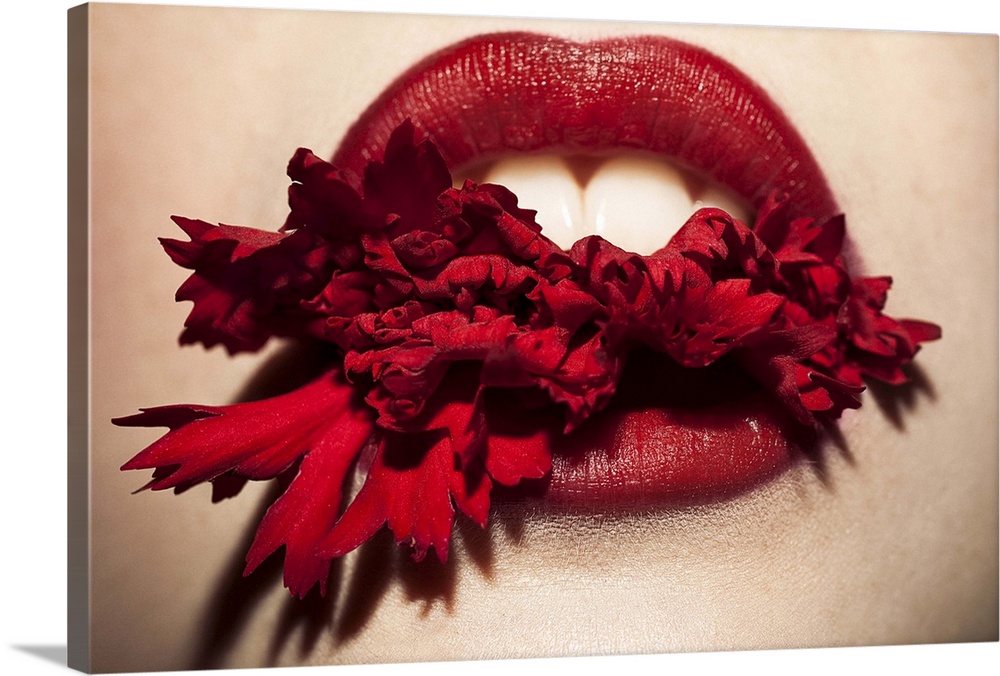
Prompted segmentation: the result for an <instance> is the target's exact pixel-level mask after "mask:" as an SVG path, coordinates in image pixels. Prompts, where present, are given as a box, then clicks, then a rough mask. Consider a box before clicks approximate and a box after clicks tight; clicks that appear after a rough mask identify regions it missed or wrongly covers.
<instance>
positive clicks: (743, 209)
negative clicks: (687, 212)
mask: <svg viewBox="0 0 1000 676" xmlns="http://www.w3.org/2000/svg"><path fill="white" fill-rule="evenodd" d="M695 197H696V199H695V201H694V208H695V209H701V208H702V207H718V208H719V209H723V210H725V211H727V212H728V213H729V215H730V216H732V217H733V218H736V219H738V220H741V221H743V222H744V223H745V224H747V225H753V221H752V220H751V218H750V216H751V214H752V213H753V212H752V210H751V209H750V207H749V205H747V203H746V202H745V201H744V200H743V199H741V198H739V197H736V196H734V195H733V194H732V193H731V192H729V191H728V190H724V189H722V188H717V187H715V186H712V185H706V186H705V187H704V188H703V189H702V190H701V191H700V192H699V193H698V194H697V195H695Z"/></svg>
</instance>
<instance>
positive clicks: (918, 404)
mask: <svg viewBox="0 0 1000 676" xmlns="http://www.w3.org/2000/svg"><path fill="white" fill-rule="evenodd" d="M72 11H73V12H76V17H77V20H78V22H79V24H80V25H84V26H85V37H86V45H87V52H86V53H87V62H86V74H85V75H86V78H85V87H86V94H87V100H88V109H87V113H88V117H87V123H88V135H87V142H88V143H89V162H88V167H87V169H88V172H89V183H88V189H89V193H88V199H89V223H88V224H87V225H88V227H89V229H88V230H87V232H88V234H89V242H88V245H87V246H88V249H87V250H88V252H89V268H88V276H87V284H88V285H89V286H88V289H89V300H90V308H89V309H90V324H89V331H90V333H89V338H90V343H89V345H90V356H89V360H90V361H89V368H90V396H91V405H90V410H89V418H88V425H89V431H88V435H89V436H88V437H87V439H86V446H87V448H88V449H89V455H87V456H86V457H87V462H88V470H89V481H90V484H89V486H90V492H89V500H86V502H85V503H84V504H81V505H80V509H81V510H82V512H81V514H83V515H85V516H86V518H87V519H88V524H89V528H88V529H87V534H88V537H89V540H88V542H87V544H86V546H85V547H83V548H78V549H77V550H75V551H77V552H79V553H78V557H79V558H78V559H77V563H78V564H79V568H78V570H81V571H85V574H84V575H83V580H82V583H80V582H79V581H78V587H79V589H77V590H76V591H78V592H79V591H80V589H85V591H86V594H85V595H81V594H78V595H77V596H76V597H74V596H73V593H72V591H71V613H70V615H71V618H73V617H79V616H80V613H81V612H83V614H84V615H85V616H86V618H87V619H86V626H84V627H80V628H78V629H77V634H76V639H75V643H74V637H73V634H72V632H71V646H70V654H71V656H73V655H84V656H85V657H80V658H76V661H77V663H76V664H75V665H73V666H76V667H78V668H82V669H89V670H93V671H96V672H113V671H156V670H180V669H206V668H233V667H262V666H297V665H326V664H364V663H400V662H427V661H443V660H484V659H497V658H523V657H551V656H570V655H607V654H635V653H667V652H692V651H730V650H748V649H776V648H801V647H819V646H868V645H893V644H912V643H942V642H968V641H995V640H997V631H998V629H997V576H998V562H997V530H998V524H997V493H998V491H997V424H998V420H997V347H996V346H997V340H998V336H997V292H996V289H997V222H998V220H997V201H998V200H997V198H998V195H997V180H998V171H997V154H996V148H997V39H996V36H974V35H944V34H917V33H909V34H907V33H893V32H880V31H866V32H857V31H836V30H808V29H785V28H756V27H754V28H751V27H739V26H694V25H675V24H658V23H623V22H622V23H610V22H586V21H555V20H549V21H542V20H518V19H499V18H470V17H459V16H454V17H445V16H433V17H431V16H413V15H390V14H365V13H345V12H326V11H288V10H264V9H220V8H208V7H169V6H155V5H149V6H143V5H117V4H92V5H89V6H87V7H85V8H78V9H75V10H72ZM71 51H72V50H71ZM71 537H72V536H71ZM72 569H73V566H72V565H71V571H72ZM71 575H72V572H71ZM74 603H75V604H76V605H75V606H72V604H74ZM74 610H75V611H76V612H74ZM71 661H72V659H71Z"/></svg>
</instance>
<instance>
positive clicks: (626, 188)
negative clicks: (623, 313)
mask: <svg viewBox="0 0 1000 676" xmlns="http://www.w3.org/2000/svg"><path fill="white" fill-rule="evenodd" d="M583 204H584V207H583V213H584V218H585V219H586V220H587V223H588V224H590V228H591V230H590V231H591V232H592V233H593V234H596V235H601V236H602V237H604V239H606V240H608V241H610V242H612V243H614V244H615V245H617V246H619V247H621V248H622V249H625V250H626V251H632V252H635V253H639V254H651V253H653V252H654V251H656V250H657V249H659V248H661V247H663V246H664V245H665V244H666V243H667V242H669V241H670V238H671V237H673V235H674V233H675V232H677V231H678V230H680V227H681V226H682V225H684V223H685V221H687V219H688V218H689V217H690V216H691V214H692V213H694V208H693V205H692V201H691V195H690V194H689V193H688V189H687V185H686V183H685V179H684V176H683V174H681V172H680V171H678V170H677V169H676V168H674V167H673V166H671V165H669V164H667V163H666V162H664V161H662V160H657V159H655V158H649V157H637V156H635V157H633V156H622V157H614V158H612V159H610V160H608V161H607V162H605V163H604V164H603V165H602V166H601V167H600V168H599V169H598V170H597V171H596V172H595V173H594V175H593V177H592V178H591V179H590V182H589V183H588V184H587V190H586V194H585V195H584V199H583Z"/></svg>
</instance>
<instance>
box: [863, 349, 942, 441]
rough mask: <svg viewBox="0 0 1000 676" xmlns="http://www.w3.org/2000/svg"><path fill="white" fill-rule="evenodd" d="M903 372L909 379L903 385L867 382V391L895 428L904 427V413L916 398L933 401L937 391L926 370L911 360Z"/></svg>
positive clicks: (908, 410) (908, 411)
mask: <svg viewBox="0 0 1000 676" xmlns="http://www.w3.org/2000/svg"><path fill="white" fill-rule="evenodd" d="M903 373H905V374H906V377H907V378H909V379H910V382H908V383H906V384H904V385H889V384H887V383H882V382H878V381H870V382H868V383H867V385H868V391H869V392H871V394H872V399H874V400H875V403H876V404H877V405H878V407H879V409H880V410H881V411H882V415H884V416H885V417H886V419H887V420H888V421H889V422H890V423H891V424H892V426H893V427H895V428H896V429H897V430H903V429H906V423H905V421H904V415H905V414H907V413H910V412H911V411H913V410H914V409H915V408H916V407H917V404H918V403H919V402H918V400H919V399H921V398H926V399H929V400H930V401H935V400H936V399H937V391H936V390H935V389H934V384H933V383H932V382H931V381H930V378H928V377H927V372H926V371H924V370H923V369H922V368H920V366H918V365H917V364H915V363H913V362H911V363H909V364H906V365H905V366H903Z"/></svg>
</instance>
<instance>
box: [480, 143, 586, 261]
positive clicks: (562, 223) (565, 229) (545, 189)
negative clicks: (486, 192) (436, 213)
mask: <svg viewBox="0 0 1000 676" xmlns="http://www.w3.org/2000/svg"><path fill="white" fill-rule="evenodd" d="M483 183H499V184H500V185H502V186H504V187H505V188H507V189H509V190H510V191H512V192H513V193H514V194H515V195H517V205H518V206H519V207H521V208H524V209H534V210H535V211H537V212H538V215H537V216H535V221H536V222H537V223H538V224H539V225H541V226H542V228H543V230H544V232H545V236H546V237H548V238H549V239H551V240H552V241H553V242H555V243H556V244H558V245H559V246H561V247H563V248H564V249H568V248H569V247H571V246H572V245H573V243H574V242H575V241H576V240H578V239H580V238H581V237H585V236H586V235H588V234H590V233H588V232H585V231H584V230H583V228H582V227H581V224H582V223H584V217H583V208H582V195H581V193H580V186H579V184H577V182H576V179H575V178H574V177H573V174H572V172H570V170H569V167H567V166H566V163H565V162H564V161H563V159H562V158H560V157H556V156H554V155H540V156H511V157H506V158H504V159H502V160H500V161H499V162H497V163H496V164H494V165H493V166H492V167H491V168H490V169H489V171H487V172H486V175H485V177H484V178H483Z"/></svg>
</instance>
